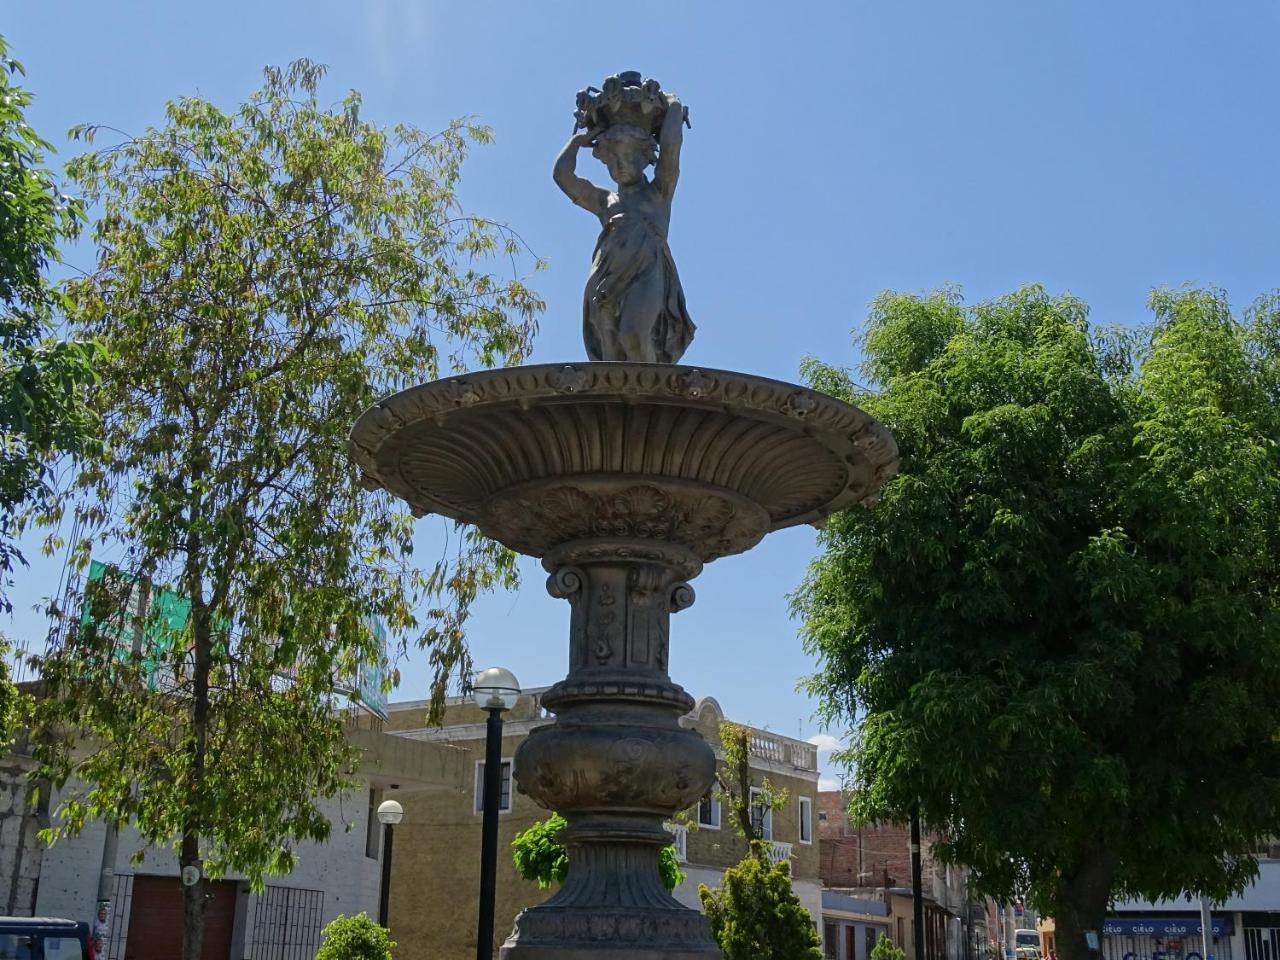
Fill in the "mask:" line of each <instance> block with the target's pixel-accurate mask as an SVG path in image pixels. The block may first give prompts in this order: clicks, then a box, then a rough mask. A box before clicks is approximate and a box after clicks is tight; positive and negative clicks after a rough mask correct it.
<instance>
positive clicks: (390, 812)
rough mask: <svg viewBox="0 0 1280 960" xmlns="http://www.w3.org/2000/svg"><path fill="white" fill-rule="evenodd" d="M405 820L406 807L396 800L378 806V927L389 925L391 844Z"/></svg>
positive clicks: (383, 802) (385, 801)
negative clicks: (379, 885) (380, 881)
mask: <svg viewBox="0 0 1280 960" xmlns="http://www.w3.org/2000/svg"><path fill="white" fill-rule="evenodd" d="M402 819H404V807H402V806H400V804H398V803H396V802H395V801H394V800H383V801H382V803H381V804H380V805H379V806H378V822H380V823H381V824H382V890H381V892H380V893H379V894H378V926H380V927H385V926H386V925H387V910H388V907H389V906H390V904H391V842H392V840H393V839H394V838H395V827H396V824H397V823H399V822H400V821H401V820H402Z"/></svg>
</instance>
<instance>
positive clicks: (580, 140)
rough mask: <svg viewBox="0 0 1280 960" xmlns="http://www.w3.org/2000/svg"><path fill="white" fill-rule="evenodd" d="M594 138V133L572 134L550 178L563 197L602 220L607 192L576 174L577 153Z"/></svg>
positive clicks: (607, 199) (592, 142)
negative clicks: (552, 178)
mask: <svg viewBox="0 0 1280 960" xmlns="http://www.w3.org/2000/svg"><path fill="white" fill-rule="evenodd" d="M596 136H597V134H596V132H595V131H590V132H587V133H578V134H574V136H573V137H572V138H571V139H570V140H569V142H568V143H567V144H565V148H564V149H563V150H561V151H560V156H558V157H556V166H555V169H554V170H553V171H552V176H553V177H554V178H555V181H556V186H558V187H559V188H560V189H561V190H563V191H564V192H565V196H567V197H568V198H569V199H570V200H572V201H573V202H574V203H576V204H577V205H578V206H580V207H582V209H584V210H589V211H590V212H591V213H594V214H595V215H596V216H597V217H600V218H601V219H604V211H605V205H606V204H607V203H608V201H609V191H608V190H606V189H604V187H597V186H596V185H595V184H594V183H592V182H591V181H590V180H587V179H586V178H584V177H580V176H578V174H577V168H578V151H579V150H581V149H582V148H583V147H590V146H592V145H594V143H595V139H596Z"/></svg>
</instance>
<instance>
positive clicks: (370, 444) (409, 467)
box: [351, 363, 897, 960]
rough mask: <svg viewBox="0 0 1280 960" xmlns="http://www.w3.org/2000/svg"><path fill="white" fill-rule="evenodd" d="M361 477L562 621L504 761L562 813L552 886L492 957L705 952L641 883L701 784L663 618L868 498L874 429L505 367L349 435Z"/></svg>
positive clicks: (593, 375)
mask: <svg viewBox="0 0 1280 960" xmlns="http://www.w3.org/2000/svg"><path fill="white" fill-rule="evenodd" d="M351 455H352V458H353V459H354V460H355V461H356V463H357V464H358V465H359V466H360V468H361V470H362V472H363V474H364V477H365V481H366V484H367V485H368V486H370V487H371V488H375V489H376V488H378V487H385V488H386V489H388V490H390V491H391V492H392V493H394V494H395V495H397V496H399V497H401V498H403V499H404V500H407V501H408V502H409V503H410V504H411V505H412V506H413V507H414V509H415V510H416V511H419V512H422V513H427V512H430V513H439V514H443V515H444V516H448V517H453V518H456V519H459V520H465V521H467V522H470V523H475V524H476V525H478V526H479V528H480V529H481V530H482V531H483V532H484V533H486V534H487V535H489V536H491V537H493V538H494V539H496V540H499V541H501V542H502V543H504V544H506V545H507V546H509V547H511V548H512V549H514V550H517V551H519V552H521V553H524V554H528V555H531V556H536V557H541V558H543V565H544V566H545V567H546V568H547V570H548V571H549V573H550V577H549V579H548V589H549V590H550V591H551V593H552V595H553V596H556V597H560V598H563V599H565V600H567V601H568V602H569V604H570V607H571V609H572V614H571V618H570V629H569V673H568V676H566V677H565V679H564V680H562V681H561V682H559V683H557V684H556V685H555V686H553V687H552V688H551V689H550V690H548V691H547V693H546V694H544V695H543V698H542V703H543V705H544V706H546V707H547V708H548V709H550V710H551V711H553V712H554V713H555V715H556V719H555V722H554V723H551V724H548V725H547V726H545V727H541V728H539V729H537V730H535V731H534V732H533V733H532V734H531V735H530V736H529V737H528V739H527V740H525V742H524V743H523V744H522V745H521V746H520V748H519V750H517V752H516V757H515V777H516V780H517V782H518V784H519V786H520V789H521V790H522V791H524V792H525V793H527V794H529V795H530V796H532V797H533V798H534V799H535V800H537V801H538V803H540V804H541V805H542V806H544V807H546V808H547V809H549V810H555V811H558V812H559V813H561V814H562V815H563V816H564V817H565V819H566V820H567V821H568V826H567V827H566V828H565V831H564V833H563V834H562V839H563V841H564V843H565V844H566V846H567V847H568V850H569V863H570V868H569V874H568V877H567V879H566V880H565V883H564V885H563V887H561V889H560V890H559V891H558V892H557V893H556V894H555V895H554V896H553V897H552V898H551V899H550V900H548V901H547V902H546V903H544V904H542V905H540V906H537V907H532V908H530V909H528V910H526V911H524V912H523V913H522V914H520V916H519V917H518V918H517V920H516V927H515V930H514V931H513V932H512V934H511V937H510V939H509V940H508V941H507V942H506V944H505V945H504V946H503V947H502V951H501V957H502V958H503V960H578V958H586V957H593V958H594V957H608V958H610V960H657V958H659V957H661V958H666V960H673V958H687V960H695V958H696V960H710V958H713V957H718V956H719V951H718V950H717V948H716V946H715V943H714V942H713V940H712V938H711V933H710V929H709V927H708V924H707V921H706V919H705V918H704V917H703V916H702V915H701V914H699V913H698V912H697V911H694V910H689V909H688V908H686V907H684V906H682V905H681V904H680V903H678V902H677V901H676V900H675V898H674V897H672V896H671V895H670V894H669V893H668V892H667V891H666V889H665V888H664V887H663V885H662V880H661V876H660V874H659V869H658V863H659V856H660V854H661V851H662V848H663V847H665V846H666V845H667V844H669V843H670V842H671V836H670V834H669V833H668V832H667V831H666V830H665V829H664V828H663V821H664V820H667V819H669V818H670V817H671V816H672V815H673V814H674V813H675V812H676V811H679V810H683V809H686V808H688V807H690V806H692V805H693V804H694V803H696V802H697V801H698V800H699V799H700V798H701V797H702V796H703V795H704V794H705V793H706V792H707V790H708V789H709V788H710V786H711V784H712V781H713V778H714V775H715V754H714V753H713V751H712V749H711V747H710V746H709V745H708V744H707V743H706V742H705V741H704V740H703V739H702V737H701V735H700V734H698V733H696V732H694V731H691V730H686V729H684V728H682V727H681V726H680V724H679V718H680V716H681V715H682V714H684V713H686V712H687V711H688V710H690V709H691V708H692V706H693V699H692V698H691V697H690V696H689V695H688V694H687V693H685V691H684V690H683V689H681V688H680V687H679V686H678V685H677V684H675V683H673V682H672V681H671V678H670V676H669V675H668V672H667V663H668V652H669V647H670V617H671V614H672V613H674V612H677V611H679V610H681V609H683V608H685V607H687V606H689V605H690V604H691V603H692V602H693V589H692V588H691V587H690V586H689V584H688V581H689V580H690V579H692V578H693V577H695V576H697V574H698V573H699V571H700V570H701V569H702V565H703V563H705V562H708V561H711V560H714V559H716V558H717V557H722V556H727V555H729V554H733V553H740V552H742V551H744V550H748V549H750V548H751V547H752V546H754V545H755V544H756V543H758V542H759V540H760V539H761V537H763V536H764V535H765V534H766V533H768V532H769V531H770V530H776V529H779V528H781V527H786V526H792V525H795V524H800V523H820V522H822V520H824V519H825V518H826V517H827V516H828V515H829V514H830V513H832V512H834V511H836V510H840V509H844V508H846V507H848V506H851V505H853V504H856V503H860V502H871V501H873V500H874V498H875V496H876V494H877V492H878V491H879V489H880V487H881V485H882V484H883V483H884V481H885V480H886V479H888V478H889V477H890V476H892V475H893V472H894V470H895V469H896V466H897V448H896V446H895V444H894V442H893V438H892V437H891V436H890V435H889V434H888V432H887V431H886V430H885V429H884V428H883V427H882V426H881V425H880V424H879V423H877V422H876V421H875V420H873V419H871V418H870V417H869V416H867V415H866V414H865V413H863V412H862V411H860V410H858V409H857V408H856V407H852V406H849V405H848V404H845V403H842V402H840V401H838V400H835V399H833V398H831V397H828V396H825V395H823V394H820V393H815V392H814V391H812V390H806V389H804V388H802V387H797V386H794V385H793V384H786V383H780V382H778V381H775V380H766V379H764V378H761V377H751V376H747V375H744V374H737V373H726V372H724V371H718V370H700V369H694V368H691V367H681V366H671V365H661V364H639V363H582V364H574V365H571V366H563V365H556V366H550V365H549V366H531V367H514V368H509V369H504V370H490V371H484V372H481V373H476V374H470V375H467V376H465V377H460V378H457V379H452V380H442V381H437V382H435V383H428V384H424V385H422V386H420V387H415V388H413V389H411V390H407V391H405V392H403V393H399V394H396V395H395V396H393V397H390V398H388V399H387V400H384V401H383V402H382V403H380V404H378V405H377V406H376V407H374V408H372V409H371V410H369V411H367V412H366V413H365V414H364V415H363V416H362V417H361V418H360V421H359V422H358V423H357V424H356V426H355V429H354V430H353V432H352V437H351Z"/></svg>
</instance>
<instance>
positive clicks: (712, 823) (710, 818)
mask: <svg viewBox="0 0 1280 960" xmlns="http://www.w3.org/2000/svg"><path fill="white" fill-rule="evenodd" d="M698 826H700V827H707V828H709V829H711V830H719V829H720V798H719V797H716V796H713V795H712V794H711V793H710V792H708V793H707V795H706V796H705V797H703V798H702V799H701V800H699V801H698Z"/></svg>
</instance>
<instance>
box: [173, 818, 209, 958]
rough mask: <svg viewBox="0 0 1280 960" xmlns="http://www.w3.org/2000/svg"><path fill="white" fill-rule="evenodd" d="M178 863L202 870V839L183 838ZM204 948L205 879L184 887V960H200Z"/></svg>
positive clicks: (187, 835)
mask: <svg viewBox="0 0 1280 960" xmlns="http://www.w3.org/2000/svg"><path fill="white" fill-rule="evenodd" d="M178 862H179V863H180V864H181V865H182V867H183V868H184V869H185V868H186V867H195V868H196V869H197V870H199V869H200V867H201V864H200V837H199V836H197V835H196V834H193V833H185V834H183V836H182V854H181V856H180V857H179V858H178ZM203 947H204V877H203V876H201V877H199V878H198V879H197V880H196V882H195V883H193V884H190V885H187V884H185V883H184V884H183V886H182V960H200V951H201V950H202V949H203Z"/></svg>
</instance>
